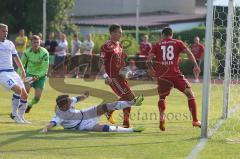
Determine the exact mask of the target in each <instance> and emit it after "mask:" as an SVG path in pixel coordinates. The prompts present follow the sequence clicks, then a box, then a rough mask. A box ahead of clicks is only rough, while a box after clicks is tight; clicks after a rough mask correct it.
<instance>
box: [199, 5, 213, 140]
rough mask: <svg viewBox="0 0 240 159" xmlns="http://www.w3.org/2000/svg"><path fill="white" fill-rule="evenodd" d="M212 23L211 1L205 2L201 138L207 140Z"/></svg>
mask: <svg viewBox="0 0 240 159" xmlns="http://www.w3.org/2000/svg"><path fill="white" fill-rule="evenodd" d="M212 21H213V1H212V0H208V1H207V20H206V33H205V36H206V37H205V54H204V72H203V91H202V92H203V93H202V127H201V138H207V127H208V107H209V91H210V90H209V83H210V82H211V81H210V80H211V79H210V78H211V77H210V76H211V75H210V73H211V71H210V70H211V44H212V25H213V23H212Z"/></svg>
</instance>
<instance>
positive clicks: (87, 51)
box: [82, 33, 94, 77]
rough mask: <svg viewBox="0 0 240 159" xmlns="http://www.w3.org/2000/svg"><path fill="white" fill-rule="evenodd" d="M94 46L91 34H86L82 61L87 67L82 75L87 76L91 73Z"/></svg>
mask: <svg viewBox="0 0 240 159" xmlns="http://www.w3.org/2000/svg"><path fill="white" fill-rule="evenodd" d="M93 48H94V42H93V41H92V34H90V33H89V34H88V35H87V40H85V41H84V42H83V57H82V61H83V62H84V64H86V65H87V69H86V71H85V74H84V76H85V77H89V76H90V74H91V66H92V51H93Z"/></svg>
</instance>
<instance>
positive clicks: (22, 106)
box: [18, 99, 27, 121]
mask: <svg viewBox="0 0 240 159" xmlns="http://www.w3.org/2000/svg"><path fill="white" fill-rule="evenodd" d="M26 108H27V100H24V99H21V100H20V104H19V107H18V116H19V117H20V118H21V119H22V120H23V121H25V118H24V114H25V110H26Z"/></svg>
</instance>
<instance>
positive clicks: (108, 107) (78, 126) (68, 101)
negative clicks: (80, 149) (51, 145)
mask: <svg viewBox="0 0 240 159" xmlns="http://www.w3.org/2000/svg"><path fill="white" fill-rule="evenodd" d="M88 96H89V93H88V92H85V93H84V95H82V96H77V97H72V98H71V97H69V95H61V96H58V97H57V99H56V103H57V105H56V109H55V111H56V115H55V116H54V117H53V118H52V120H51V121H50V122H49V123H48V124H47V125H46V126H45V127H44V128H43V129H42V132H43V133H46V132H48V131H49V130H50V129H51V128H53V127H55V126H56V125H57V124H60V125H61V126H62V127H63V128H64V129H69V130H78V131H99V132H142V131H143V130H144V128H143V127H137V128H123V127H120V126H114V125H111V126H110V125H106V124H99V120H100V116H101V115H103V114H104V113H106V112H108V111H112V110H119V109H124V108H127V107H131V106H133V105H135V106H139V105H141V104H142V101H143V100H144V98H143V96H139V97H137V98H136V99H134V100H132V101H117V102H113V103H107V104H101V105H98V106H92V107H90V108H88V109H83V110H77V109H75V107H74V105H75V104H76V103H77V102H79V101H82V100H84V99H86V98H87V97H88Z"/></svg>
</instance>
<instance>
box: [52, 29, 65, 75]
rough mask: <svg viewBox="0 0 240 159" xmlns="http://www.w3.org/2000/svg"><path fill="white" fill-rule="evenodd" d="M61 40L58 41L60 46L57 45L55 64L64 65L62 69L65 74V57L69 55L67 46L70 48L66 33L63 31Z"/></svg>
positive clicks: (62, 73)
mask: <svg viewBox="0 0 240 159" xmlns="http://www.w3.org/2000/svg"><path fill="white" fill-rule="evenodd" d="M59 38H60V39H59V42H58V46H57V47H56V50H55V55H56V58H55V63H54V64H55V66H56V67H58V66H61V65H62V70H61V69H60V72H61V75H62V76H64V74H65V72H66V66H65V64H64V62H65V58H66V55H67V48H68V43H67V40H66V35H65V34H63V33H61V34H60V37H59Z"/></svg>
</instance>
